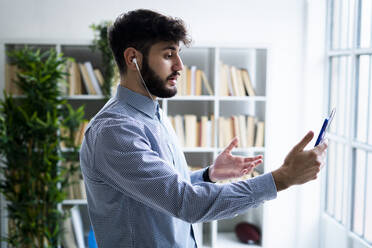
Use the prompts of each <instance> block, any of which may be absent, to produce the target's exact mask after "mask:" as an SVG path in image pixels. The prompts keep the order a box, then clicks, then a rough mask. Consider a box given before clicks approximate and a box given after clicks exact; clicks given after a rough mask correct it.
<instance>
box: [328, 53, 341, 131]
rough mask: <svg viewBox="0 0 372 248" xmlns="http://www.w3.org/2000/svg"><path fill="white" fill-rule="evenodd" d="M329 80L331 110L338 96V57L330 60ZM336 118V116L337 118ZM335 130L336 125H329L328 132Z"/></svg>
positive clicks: (335, 104)
mask: <svg viewBox="0 0 372 248" xmlns="http://www.w3.org/2000/svg"><path fill="white" fill-rule="evenodd" d="M330 66H331V75H330V76H331V79H330V87H329V91H330V99H329V104H330V108H333V107H334V106H337V102H338V101H337V99H338V94H337V90H338V87H337V85H338V76H339V74H338V72H339V57H333V58H332V59H331V64H330ZM337 112H338V111H337ZM337 115H338V114H337ZM337 118H338V116H337ZM336 130H337V125H331V126H330V132H332V133H336Z"/></svg>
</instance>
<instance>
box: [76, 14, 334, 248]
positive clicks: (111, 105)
mask: <svg viewBox="0 0 372 248" xmlns="http://www.w3.org/2000/svg"><path fill="white" fill-rule="evenodd" d="M109 41H110V46H111V49H112V51H113V54H114V56H115V60H116V63H117V65H118V68H119V71H120V75H121V82H120V85H119V86H118V88H117V93H116V96H115V97H113V98H112V99H110V101H108V103H107V104H106V105H105V106H104V107H103V108H102V109H101V110H100V112H99V113H98V114H97V115H96V116H95V117H94V118H93V119H92V120H91V122H90V124H89V125H88V128H87V130H86V132H85V138H84V141H83V144H82V147H81V155H80V160H81V168H82V172H83V175H84V180H85V184H86V189H87V196H88V209H89V214H90V218H91V222H92V225H93V229H94V232H95V235H96V239H97V242H98V246H99V247H101V248H107V247H110V248H111V247H115V248H116V247H125V248H128V247H162V248H163V247H197V246H198V244H197V243H196V239H195V234H196V232H195V228H194V227H193V225H192V224H193V223H197V222H205V221H211V220H216V219H222V218H229V217H232V216H234V215H236V214H239V213H243V212H244V211H246V210H247V209H248V208H250V207H255V206H257V205H259V204H261V203H263V202H264V201H265V200H270V199H274V198H275V197H276V195H277V192H278V191H280V190H283V189H286V188H288V187H290V186H291V185H295V184H302V183H305V182H307V181H309V180H312V179H315V178H316V176H317V174H318V172H319V170H320V166H321V164H322V160H323V158H322V157H323V155H324V152H325V150H326V147H327V145H326V144H325V143H324V144H321V145H319V146H318V147H316V148H314V149H312V150H309V151H304V148H305V146H306V145H307V144H308V143H309V142H310V141H311V139H312V138H313V133H312V132H309V133H308V134H307V135H306V136H305V137H304V138H303V140H302V141H301V142H300V143H299V144H298V145H296V146H295V147H294V148H293V149H292V151H291V152H290V153H289V154H288V155H287V157H286V159H285V161H284V164H283V165H282V166H281V167H280V168H279V169H277V170H276V171H273V172H272V173H267V174H264V175H261V176H258V177H255V178H253V179H250V180H246V181H241V182H238V183H233V184H223V185H219V184H214V183H213V182H216V181H218V180H223V179H228V178H234V177H241V176H243V175H244V174H247V173H250V172H251V171H252V170H253V168H254V167H255V166H257V165H258V164H260V163H261V162H262V156H256V157H253V158H249V157H239V156H232V155H231V150H232V149H233V148H234V147H235V146H236V145H237V142H238V140H237V139H236V138H235V139H233V140H232V141H231V143H230V145H229V146H228V147H227V148H226V149H225V150H224V151H223V152H222V153H221V154H220V155H219V156H218V157H217V158H216V160H215V161H214V163H213V164H212V165H211V166H209V167H208V168H206V169H203V170H200V171H196V172H193V173H191V174H190V173H189V171H188V169H187V164H186V160H185V157H184V155H183V152H182V149H181V147H180V146H179V145H178V141H177V138H176V135H175V133H174V131H173V130H172V128H171V125H170V123H169V121H168V119H167V117H166V116H165V115H164V114H163V112H162V110H161V109H160V108H159V104H158V102H157V101H156V97H163V98H166V97H172V96H174V95H176V93H177V83H176V80H177V77H178V76H179V72H180V71H181V70H182V67H183V64H182V61H181V58H180V56H179V50H180V47H179V46H180V43H184V44H185V45H188V44H189V42H190V41H189V39H188V37H187V32H186V28H185V27H184V24H183V22H182V21H181V20H179V19H174V18H170V17H166V16H163V15H161V14H159V13H156V12H153V11H150V10H136V11H131V12H128V13H126V14H124V15H121V16H119V17H118V18H117V19H116V21H115V23H114V24H113V25H112V27H111V28H110V30H109ZM199 245H200V244H199Z"/></svg>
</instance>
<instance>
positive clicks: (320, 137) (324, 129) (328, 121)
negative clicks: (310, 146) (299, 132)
mask: <svg viewBox="0 0 372 248" xmlns="http://www.w3.org/2000/svg"><path fill="white" fill-rule="evenodd" d="M335 113H336V108H333V109H332V111H331V114H330V115H329V117H328V118H325V120H324V122H323V125H322V128H321V129H320V132H319V135H318V138H317V139H316V142H315V146H317V145H319V144H320V143H321V142H322V141H323V139H324V137H325V135H326V133H327V131H328V128H329V126H330V125H331V122H332V120H333V117H334V116H335Z"/></svg>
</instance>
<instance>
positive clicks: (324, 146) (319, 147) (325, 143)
mask: <svg viewBox="0 0 372 248" xmlns="http://www.w3.org/2000/svg"><path fill="white" fill-rule="evenodd" d="M327 147H328V140H324V141H323V142H322V143H321V144H320V145H317V146H316V147H315V148H314V149H315V150H318V151H319V152H320V153H323V152H324V151H325V150H326V149H327Z"/></svg>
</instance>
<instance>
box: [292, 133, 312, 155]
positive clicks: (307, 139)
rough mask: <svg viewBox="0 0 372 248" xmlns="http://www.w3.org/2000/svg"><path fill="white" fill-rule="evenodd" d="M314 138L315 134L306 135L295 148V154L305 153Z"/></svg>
mask: <svg viewBox="0 0 372 248" xmlns="http://www.w3.org/2000/svg"><path fill="white" fill-rule="evenodd" d="M313 137H314V132H313V131H309V132H308V133H307V134H306V135H305V137H303V138H302V140H301V141H300V143H298V144H297V145H295V147H293V149H292V151H295V152H300V151H303V150H304V149H305V147H306V146H307V144H309V143H310V141H311V140H312V139H313Z"/></svg>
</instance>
